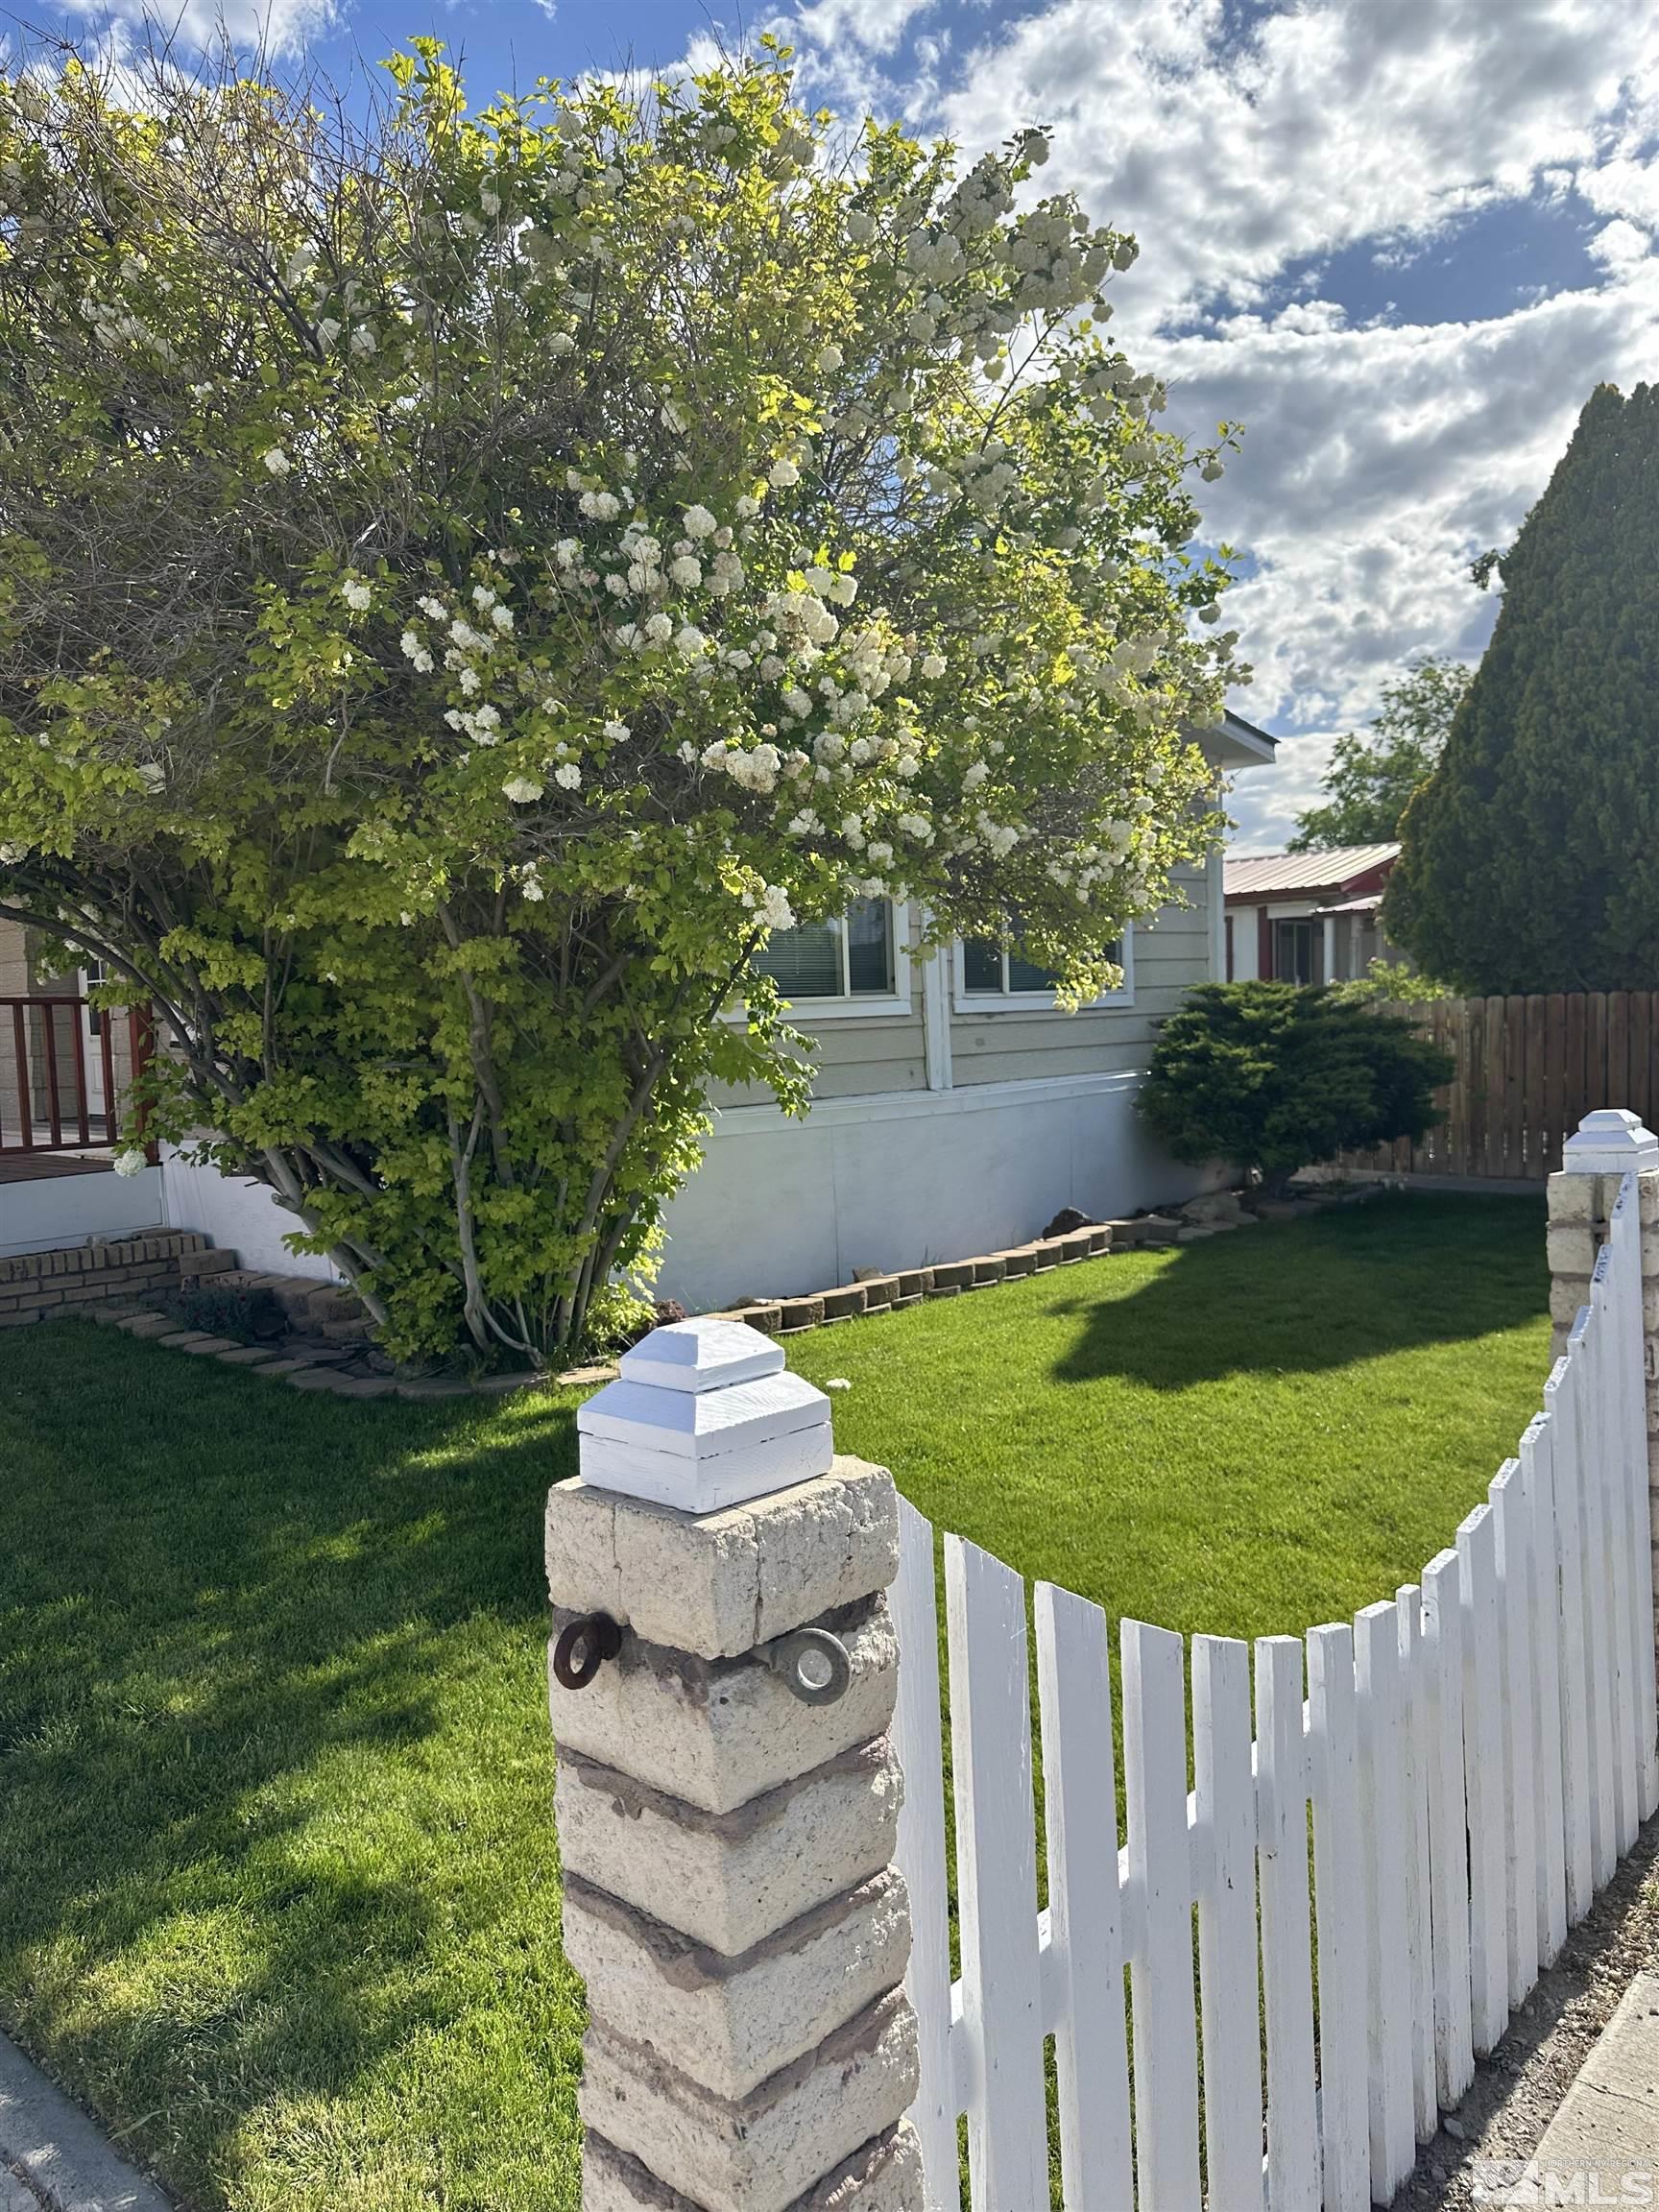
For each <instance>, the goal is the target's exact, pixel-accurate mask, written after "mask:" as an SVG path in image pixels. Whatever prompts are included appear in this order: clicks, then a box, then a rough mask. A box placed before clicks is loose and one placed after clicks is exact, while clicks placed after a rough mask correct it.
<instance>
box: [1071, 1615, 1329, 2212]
mask: <svg viewBox="0 0 1659 2212" xmlns="http://www.w3.org/2000/svg"><path fill="white" fill-rule="evenodd" d="M1252 1734H1253V1731H1252V1727H1251V1720H1250V1648H1249V1646H1248V1645H1246V1644H1241V1643H1238V1642H1237V1641H1236V1640H1235V1639H1233V1638H1231V1637H1226V1636H1194V1637H1193V1639H1192V1772H1193V1781H1194V1789H1193V1793H1192V1794H1193V1809H1194V1812H1195V1814H1196V1815H1197V1825H1198V1827H1199V1828H1200V1829H1201V1830H1203V1831H1204V1832H1206V1833H1207V1834H1208V1836H1209V1838H1210V1864H1209V1867H1208V1869H1207V1872H1206V1876H1205V1879H1204V1880H1203V1881H1202V1882H1201V1883H1200V1884H1199V1885H1198V1985H1199V1995H1200V2015H1201V2019H1202V2025H1203V2052H1204V2152H1205V2172H1206V2177H1207V2180H1208V2183H1209V2196H1210V2201H1211V2202H1212V2203H1213V2204H1216V2205H1221V2204H1249V2203H1251V2202H1252V2200H1253V2197H1255V2196H1258V2195H1260V2192H1261V2187H1262V2038H1261V2025H1260V2022H1261V1992H1260V1988H1259V1984H1258V1978H1257V1970H1256V1782H1255V1777H1254V1775H1253V1774H1252V1772H1251V1756H1250V1755H1251V1750H1252ZM1355 1818H1356V1821H1358V1809H1356V1813H1355ZM1361 2032H1362V2031H1361ZM1075 2201H1076V2202H1077V2203H1078V2204H1114V2203H1123V2204H1127V2203H1128V2201H1129V2198H1128V2196H1127V2194H1126V2193H1125V2194H1124V2195H1122V2196H1120V2197H1114V2196H1111V2195H1108V2194H1104V2193H1103V2194H1101V2195H1099V2196H1097V2197H1087V2196H1083V2195H1079V2196H1078V2197H1077V2198H1076V2199H1075Z"/></svg>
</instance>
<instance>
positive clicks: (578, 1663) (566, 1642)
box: [553, 1613, 622, 1690]
mask: <svg viewBox="0 0 1659 2212" xmlns="http://www.w3.org/2000/svg"><path fill="white" fill-rule="evenodd" d="M621 1648H622V1631H621V1629H620V1628H618V1627H617V1625H616V1623H615V1622H614V1621H613V1620H612V1618H611V1616H610V1614H609V1613H584V1614H583V1616H582V1618H581V1619H580V1620H579V1621H572V1622H571V1623H570V1624H569V1626H568V1627H567V1628H565V1629H564V1630H563V1631H562V1632H561V1634H560V1637H559V1641H558V1643H557V1644H555V1645H554V1647H553V1671H554V1673H555V1674H556V1675H557V1676H558V1678H559V1680H560V1682H561V1683H562V1684H563V1685H564V1687H565V1689H566V1690H586V1689H587V1687H588V1685H589V1682H591V1681H592V1679H593V1677H594V1675H595V1674H597V1673H598V1671H599V1670H600V1668H601V1667H603V1666H604V1664H605V1662H606V1660H607V1659H614V1658H615V1656H616V1654H617V1652H618V1651H620V1650H621Z"/></svg>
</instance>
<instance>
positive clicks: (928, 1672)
mask: <svg viewBox="0 0 1659 2212" xmlns="http://www.w3.org/2000/svg"><path fill="white" fill-rule="evenodd" d="M893 1619H894V1626H895V1628H896V1630H897V1632H898V1637H899V1649H900V1653H901V1656H902V1665H901V1667H900V1669H899V1710H898V1713H897V1715H896V1716H895V1719H894V1723H893V1726H894V1736H895V1739H896V1741H897V1743H898V1746H899V1755H900V1760H901V1763H902V1767H903V1773H904V1794H903V1800H902V1804H901V1806H900V1809H899V1841H898V1861H899V1868H900V1871H901V1872H902V1875H903V1877H904V1886H905V1887H906V1888H907V1889H908V1890H909V1892H910V1929H911V1936H910V1963H909V1966H908V1968H907V1970H906V1972H905V1976H904V1990H905V1994H906V1995H907V1996H908V1998H909V2000H910V2003H911V2005H912V2007H913V2008H914V2009H915V2013H916V2035H917V2049H918V2056H919V2060H920V2066H921V2086H920V2088H919V2089H918V2092H917V2097H916V2102H915V2104H913V2105H912V2106H911V2108H910V2118H911V2122H912V2124H913V2125H914V2127H915V2129H916V2133H917V2135H918V2137H919V2138H920V2141H921V2146H922V2174H923V2181H924V2187H925V2191H926V2199H927V2212H944V2207H945V2206H947V2205H949V2206H950V2212H956V2206H957V2201H958V2182H957V2174H956V2112H957V2103H956V2082H955V2073H954V2067H953V2064H952V2061H951V2056H950V1887H949V1884H948V1880H947V1875H946V1859H945V1770H944V1757H943V1748H944V1736H943V1729H942V1726H941V1717H940V1710H939V1617H938V1599H937V1596H936V1594H935V1583H934V1575H933V1527H932V1524H931V1522H929V1521H927V1520H926V1518H925V1517H924V1516H923V1515H922V1514H920V1513H918V1512H917V1510H916V1508H915V1506H914V1505H912V1504H911V1503H910V1501H909V1500H908V1499H907V1498H901V1499H900V1501H899V1575H898V1578H897V1580H896V1581H895V1583H894V1585H893Z"/></svg>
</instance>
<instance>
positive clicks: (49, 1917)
mask: <svg viewBox="0 0 1659 2212" xmlns="http://www.w3.org/2000/svg"><path fill="white" fill-rule="evenodd" d="M1543 1243H1544V1238H1543V1213H1542V1208H1541V1207H1540V1206H1537V1205H1534V1204H1531V1203H1528V1202H1527V1201H1519V1200H1498V1199H1452V1198H1449V1199H1430V1198H1411V1199H1398V1200H1386V1201H1383V1202H1381V1203H1379V1204H1377V1205H1375V1206H1373V1207H1370V1208H1364V1209H1358V1210H1355V1211H1352V1212H1344V1213H1341V1214H1333V1215H1328V1216H1324V1217H1321V1218H1318V1219H1314V1220H1307V1221H1300V1222H1295V1223H1286V1224H1276V1225H1273V1226H1271V1227H1267V1228H1262V1229H1256V1230H1252V1231H1249V1232H1246V1233H1243V1234H1239V1235H1237V1236H1234V1237H1231V1238H1216V1239H1214V1240H1212V1241H1210V1242H1207V1243H1203V1244H1198V1245H1194V1246H1191V1247H1190V1248H1186V1249H1183V1250H1181V1251H1178V1252H1174V1253H1165V1254H1147V1255H1132V1256H1127V1257H1124V1258H1121V1259H1117V1260H1110V1261H1104V1262H1092V1263H1090V1264H1088V1265H1086V1266H1081V1267H1076V1268H1069V1269H1064V1270H1061V1271H1060V1272H1058V1273H1056V1274H1052V1275H1046V1276H1043V1277H1041V1278H1038V1279H1034V1280H1030V1281H1027V1282H1025V1283H1022V1284H1018V1285H1013V1286H1008V1287H1006V1288H1004V1289H1000V1290H996V1291H990V1292H985V1293H982V1294H980V1295H978V1296H975V1297H973V1298H969V1299H963V1300H957V1301H952V1302H950V1303H946V1304H939V1305H931V1306H927V1307H924V1308H921V1309H918V1310H914V1311H911V1312H909V1313H905V1314H899V1315H893V1316H890V1317H887V1318H883V1319H878V1320H872V1321H869V1322H866V1323H862V1324H859V1325H856V1326H853V1327H848V1328H842V1329H836V1330H831V1331H826V1332H825V1333H823V1334H821V1335H817V1336H809V1337H805V1338H803V1339H802V1340H801V1341H800V1342H799V1343H798V1344H796V1345H793V1346H791V1348H790V1352H791V1359H792V1363H793V1364H795V1365H796V1366H798V1367H800V1368H801V1369H802V1370H803V1371H804V1372H805V1373H806V1374H808V1375H811V1376H813V1377H814V1378H816V1379H818V1380H820V1381H827V1380H828V1379H829V1378H830V1377H832V1376H841V1377H845V1378H847V1379H848V1380H849V1381H850V1383H852V1385H853V1387H852V1388H851V1389H850V1390H847V1391H844V1392H838V1393H836V1396H835V1408H836V1425H837V1433H838V1436H839V1438H840V1441H841V1443H842V1446H843V1448H844V1449H846V1450H849V1451H853V1452H860V1453H862V1454H864V1455H866V1456H869V1457H872V1458H880V1459H884V1460H886V1461H887V1462H888V1463H889V1464H891V1465H892V1466H893V1467H894V1469H895V1471H896V1472H897V1474H898V1476H899V1479H900V1480H901V1483H902V1486H903V1487H904V1488H905V1490H906V1491H907V1492H908V1493H909V1494H910V1496H911V1497H912V1498H914V1499H915V1500H916V1502H917V1503H919V1504H920V1505H921V1506H922V1507H923V1508H924V1509H925V1510H926V1511H927V1512H929V1513H930V1514H932V1515H934V1516H935V1518H937V1519H938V1520H940V1521H942V1522H944V1523H946V1524H947V1525H949V1526H950V1527H955V1528H958V1529H960V1530H962V1531H963V1532H964V1533H965V1534H968V1535H971V1536H973V1537H974V1538H976V1539H977V1540H978V1541H980V1542H981V1543H984V1544H986V1545H988V1546H990V1547H991V1548H992V1549H994V1550H996V1551H998V1552H999V1553H1000V1554H1001V1555H1002V1556H1003V1557H1005V1558H1007V1559H1009V1560H1011V1561H1012V1562H1014V1563H1015V1564H1017V1565H1018V1566H1020V1567H1021V1568H1022V1569H1023V1570H1024V1571H1025V1572H1026V1573H1027V1574H1037V1575H1048V1576H1051V1577H1052V1578H1054V1579H1056V1580H1059V1581H1064V1582H1067V1583H1070V1585H1071V1586H1072V1587H1074V1588H1076V1589H1079V1590H1082V1591H1084V1592H1086V1593H1087V1594H1089V1595H1090V1596H1092V1597H1094V1598H1097V1599H1101V1600H1102V1602H1104V1603H1105V1604H1106V1605H1107V1606H1108V1608H1109V1610H1110V1611H1111V1612H1112V1613H1113V1614H1114V1615H1117V1614H1118V1613H1120V1612H1124V1611H1128V1612H1136V1613H1140V1614H1141V1615H1142V1616H1143V1617H1145V1618H1148V1619H1150V1620H1153V1621H1160V1622H1166V1623H1170V1624H1172V1625H1176V1626H1180V1627H1184V1628H1188V1629H1193V1628H1205V1629H1214V1630H1221V1631H1228V1632H1231V1633H1234V1634H1238V1635H1254V1634H1260V1633H1264V1632H1266V1631H1269V1630H1278V1629H1292V1630H1295V1629H1300V1628H1302V1627H1304V1626H1306V1625H1307V1624H1309V1623H1310V1622H1313V1621H1316V1620H1319V1619H1322V1618H1328V1617H1331V1616H1340V1615H1343V1614H1347V1613H1349V1612H1351V1611H1352V1610H1353V1609H1354V1608H1355V1607H1356V1606H1357V1605H1358V1604H1360V1603H1363V1602H1365V1601H1366V1600H1368V1599H1373V1598H1377V1597H1381V1596H1385V1595H1388V1594H1389V1593H1391V1592H1392V1590H1393V1588H1394V1586H1395V1584H1396V1583H1397V1582H1398V1581H1399V1580H1401V1579H1402V1578H1403V1577H1404V1576H1406V1575H1410V1574H1412V1573H1414V1572H1415V1571H1416V1569H1417V1568H1418V1567H1419V1566H1420V1565H1421V1564H1422V1562H1423V1561H1424V1560H1425V1559H1426V1558H1427V1557H1428V1556H1429V1555H1430V1553H1431V1551H1434V1550H1435V1549H1436V1548H1437V1547H1438V1546H1439V1545H1440V1544H1442V1543H1444V1542H1445V1541H1446V1540H1447V1539H1448V1538H1449V1536H1450V1535H1451V1533H1452V1530H1453V1528H1454V1527H1455V1524H1456V1521H1457V1519H1458V1518H1459V1516H1460V1515H1461V1514H1462V1513H1463V1512H1464V1511H1466V1510H1467V1508H1468V1506H1469V1505H1470V1504H1471V1503H1473V1502H1474V1501H1475V1499H1476V1498H1477V1497H1478V1496H1479V1494H1480V1491H1481V1489H1482V1487H1483V1485H1484V1483H1485V1481H1486V1479H1487V1478H1488V1477H1489V1476H1490V1474H1491V1473H1492V1472H1493V1470H1494V1468H1495V1467H1496V1466H1497V1464H1498V1461H1499V1460H1500V1458H1501V1457H1502V1456H1503V1454H1504V1452H1505V1451H1506V1450H1507V1449H1509V1448H1510V1447H1511V1446H1512V1445H1513V1442H1514V1439H1515V1437H1516V1435H1517V1434H1518V1432H1519V1431H1520V1429H1521V1427H1522V1426H1523V1424H1524V1423H1525V1421H1526V1419H1527V1416H1528V1415H1529V1413H1530V1412H1531V1411H1532V1409H1533V1407H1534V1406H1535V1405H1536V1402H1537V1394H1538V1390H1539V1386H1540V1384H1541V1383H1542V1381H1543V1377H1544V1373H1545V1368H1546V1362H1547V1359H1548V1354H1549V1325H1548V1321H1547V1319H1546V1313H1545V1309H1546V1297H1547V1278H1546V1274H1545V1268H1544V1259H1543ZM574 1405H575V1400H574V1398H573V1397H570V1396H568V1395H565V1396H546V1397H541V1398H537V1399H526V1400H517V1401H514V1402H511V1403H508V1404H505V1405H499V1406H493V1407H491V1408H490V1409H489V1410H486V1411H474V1410H472V1409H471V1407H470V1405H469V1404H468V1403H465V1402H464V1403H463V1404H462V1406H461V1407H459V1409H458V1408H457V1407H455V1406H454V1405H449V1406H430V1407H428V1406H408V1405H402V1404H397V1403H381V1404H353V1403H349V1402H348V1403H325V1402H323V1401H320V1400H319V1399H318V1398H316V1397H314V1396H304V1395H301V1394H300V1393H297V1392H293V1391H287V1390H283V1389H281V1388H279V1387H277V1386H275V1385H273V1384H270V1383H260V1382H259V1381H258V1380H257V1379H256V1378H254V1377H252V1376H249V1375H247V1374H244V1373H237V1372H233V1371H231V1370H228V1369H225V1368H221V1367H217V1366H213V1365H210V1364H205V1363H202V1362H198V1361H193V1360H188V1359H184V1358H179V1357H178V1356H177V1355H175V1354H170V1353H166V1352H160V1351H157V1350H156V1349H155V1348H154V1347H152V1346H147V1345H143V1344H137V1343H133V1342H132V1341H131V1340H129V1339H128V1338H126V1337H123V1336H120V1335H119V1334H116V1333H114V1332H112V1331H108V1330H100V1331H96V1332H95V1331H94V1330H93V1329H92V1328H91V1327H90V1326H89V1325H87V1324H84V1323H75V1324H66V1325H62V1326H58V1327H52V1328H47V1329H35V1330H23V1331H17V1332H13V1333H10V1334H7V1335H5V1336H3V1337H0V1512H3V1514H4V1523H3V1526H4V1530H5V1548H4V1551H0V2025H4V2026H5V2027H6V2028H8V2029H9V2030H11V2031H12V2032H14V2033H15V2034H16V2035H17V2036H18V2038H19V2039H20V2040H21V2041H22V2042H23V2043H24V2044H25V2045H26V2046H27V2047H28V2048H30V2049H31V2050H33V2051H35V2052H36V2054H38V2055H40V2056H43V2057H45V2058H46V2060H47V2061H48V2062H49V2064H50V2065H51V2066H52V2068H53V2070H54V2071H55V2072H56V2073H57V2074H58V2075H59V2076H60V2079H62V2080H65V2081H66V2082H67V2083H68V2084H69V2086H70V2087H72V2088H73V2089H75V2090H76V2091H77V2092H78V2093H79V2094H80V2095H82V2096H83V2098H84V2099H85V2100H86V2101H87V2102H88V2103H89V2104H92V2105H94V2106H95V2107H96V2108H97V2109H98V2110H99V2111H101V2112H102V2113H103V2114H104V2115H105V2116H106V2117H107V2118H108V2120H109V2122H110V2123H111V2125H112V2126H114V2127H117V2128H120V2129H121V2131H122V2134H123V2139H124V2141H125V2142H126V2143H127V2145H128V2146H129V2147H130V2148H132V2149H133V2150H134V2151H136V2152H139V2153H141V2154H142V2155H143V2156H144V2157H145V2158H146V2159H148V2160H149V2161H150V2162H151V2163H152V2164H153V2165H154V2166H155V2167H156V2170H157V2171H158V2172H159V2173H160V2175H161V2176H162V2177H163V2178H164V2179H165V2180H166V2181H167V2182H168V2183H170V2184H171V2186H172V2187H173V2188H174V2189H175V2190H176V2191H178V2192H179V2193H180V2195H181V2197H182V2199H183V2200H185V2201H186V2202H187V2203H188V2204H189V2205H191V2206H192V2207H196V2208H199V2212H206V2208H207V2207H209V2206H214V2207H219V2206H223V2207H231V2208H233V2212H406V2208H413V2207H417V2206H419V2207H422V2208H428V2207H430V2208H436V2207H444V2208H445V2212H575V2206H576V2204H577V2200H578V2184H577V2166H576V2131H575V2120H574V2082H575V2077H576V2069H577V2064H578V2037H579V2033H580V2025H581V1999H580V1991H579V1989H578V1987H577V1985H576V1984H574V1982H573V1981H572V1979H571V1977H570V1975H569V1973H568V1971H567V1969H566V1968H565V1964H564V1961H563V1959H562V1957H561V1954H560V1950H559V1944H558V1937H557V1901H558V1869H557V1860H556V1854H555V1850H554V1842H553V1836H552V1828H551V1820H550V1816H549V1795H550V1782H551V1767H552V1758H551V1751H550V1747H549V1745H548V1743H547V1735H546V1719H545V1708H544V1704H543V1693H542V1669H543V1647H542V1624H541V1616H542V1599H543V1592H542V1587H541V1572H540V1560H539V1556H538V1554H539V1540H540V1513H539V1507H540V1500H541V1493H542V1491H543V1490H544V1488H545V1486H546V1484H547V1483H548V1482H549V1481H550V1480H554V1479H558V1478H559V1477H560V1476H562V1475H564V1474H566V1473H568V1472H569V1471H570V1469H571V1467H572V1465H573V1449H574V1426H573V1419H572V1415H573V1411H574Z"/></svg>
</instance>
